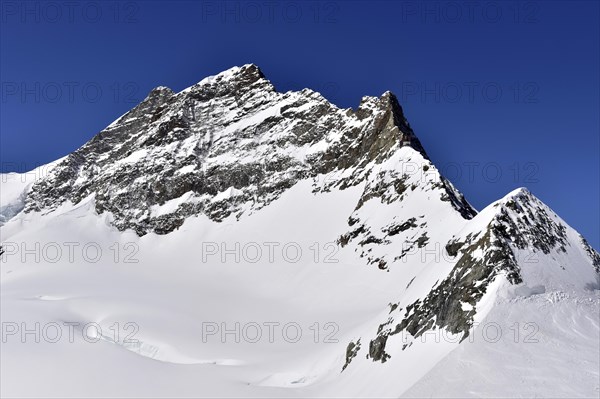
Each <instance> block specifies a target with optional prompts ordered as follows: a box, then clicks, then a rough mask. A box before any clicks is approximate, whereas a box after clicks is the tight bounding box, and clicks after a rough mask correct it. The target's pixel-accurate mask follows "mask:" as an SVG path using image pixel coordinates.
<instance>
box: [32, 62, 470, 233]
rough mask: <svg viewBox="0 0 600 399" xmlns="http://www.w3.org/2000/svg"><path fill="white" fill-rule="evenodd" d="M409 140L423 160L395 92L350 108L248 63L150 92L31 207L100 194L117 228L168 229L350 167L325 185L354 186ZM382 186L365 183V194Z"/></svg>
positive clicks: (100, 207)
mask: <svg viewBox="0 0 600 399" xmlns="http://www.w3.org/2000/svg"><path fill="white" fill-rule="evenodd" d="M402 140H404V143H406V140H409V143H410V146H411V147H412V148H414V149H415V150H416V151H419V152H420V153H421V154H422V155H423V156H424V157H425V158H426V155H425V152H424V150H423V147H422V146H421V143H420V142H419V140H418V138H416V137H415V135H414V133H413V131H412V129H411V128H410V126H409V124H408V122H407V121H406V118H405V117H404V114H403V112H402V108H401V107H400V105H399V104H398V100H397V99H396V97H395V96H394V95H393V94H392V93H390V92H386V93H384V94H383V95H382V96H381V97H380V98H375V97H365V98H363V100H362V102H361V104H360V106H359V107H358V109H357V110H351V109H346V110H343V109H339V108H337V107H336V106H334V105H332V104H331V103H329V102H328V101H327V100H325V99H324V98H323V97H322V96H321V95H320V94H318V93H315V92H313V91H311V90H308V89H305V90H302V91H300V92H288V93H279V92H277V91H276V90H275V88H274V87H273V85H272V84H271V83H270V82H269V81H268V80H266V78H265V77H264V75H263V74H262V72H261V71H260V70H259V69H258V67H256V66H255V65H245V66H243V67H241V68H237V67H236V68H232V69H230V70H228V71H225V72H223V73H221V74H219V75H217V76H214V77H209V78H206V79H204V80H202V81H201V82H199V83H198V84H196V85H194V86H192V87H190V88H188V89H186V90H184V91H182V92H180V93H173V92H172V91H171V90H170V89H168V88H165V87H159V88H156V89H154V90H152V92H151V93H150V94H149V95H148V97H147V98H146V99H145V100H144V101H142V103H140V104H139V105H138V106H136V107H135V108H134V109H132V110H131V111H130V112H128V113H127V114H125V115H123V116H122V117H121V118H119V119H118V120H117V121H115V122H114V123H113V124H111V125H110V126H108V127H107V128H106V129H104V130H103V131H102V132H100V133H99V134H98V135H97V136H95V137H94V138H93V139H92V140H90V141H89V142H88V143H87V144H85V145H84V146H83V147H81V148H80V149H78V150H77V151H75V152H74V153H73V154H71V155H70V156H69V157H67V159H66V160H64V161H63V162H62V163H61V164H59V165H58V166H57V167H56V168H55V169H54V170H53V171H52V173H51V175H50V176H49V177H48V178H46V179H44V180H42V181H40V182H38V183H37V184H36V185H35V186H34V187H33V188H32V190H31V193H30V194H29V196H28V198H27V201H26V205H25V211H26V212H30V211H40V210H50V209H54V208H56V207H57V206H59V205H60V204H61V203H62V202H64V201H67V200H69V201H72V202H73V203H78V202H79V201H81V200H82V199H84V198H86V197H88V196H94V198H95V204H96V210H97V212H98V213H102V212H105V211H109V212H111V213H112V214H113V215H114V225H115V226H116V227H117V228H118V229H120V230H124V229H128V228H130V229H133V230H135V231H136V232H137V233H138V234H139V235H144V234H146V233H148V232H150V231H153V232H156V233H158V234H166V233H169V232H170V231H172V230H174V229H176V228H178V227H179V226H181V224H182V223H183V221H184V220H185V218H186V217H188V216H190V215H197V214H199V213H204V214H206V215H207V216H208V217H209V218H211V219H213V220H215V221H220V220H222V219H223V218H225V217H227V216H229V215H231V214H235V215H237V216H238V217H239V216H241V215H242V214H244V213H245V212H252V211H254V210H256V209H260V208H261V207H263V206H265V205H266V204H268V203H269V202H271V201H273V200H274V199H276V198H278V196H279V195H280V194H281V193H282V192H283V191H285V190H286V189H288V188H290V187H291V186H293V185H294V184H295V183H296V182H297V181H298V180H300V179H305V178H314V177H316V176H318V175H320V174H327V173H330V172H332V171H335V170H350V171H351V173H348V174H347V175H346V177H343V178H339V179H333V180H332V179H329V180H328V183H327V185H326V186H342V187H347V186H351V185H356V184H358V183H360V182H362V181H364V180H365V178H366V177H367V176H368V175H369V174H370V171H371V169H372V167H373V165H375V164H377V163H381V162H382V161H383V160H385V159H387V158H389V156H390V155H391V154H393V153H394V152H395V151H397V150H398V148H400V147H401V145H402V142H401V141H402ZM391 178H392V179H395V180H397V182H396V183H395V184H396V189H397V192H398V193H400V189H402V190H404V189H405V188H404V187H403V186H402V183H401V179H402V176H399V175H394V176H391ZM441 181H442V183H441V185H442V186H445V185H448V183H447V182H446V181H445V180H441ZM384 188H385V187H383V186H381V185H378V186H377V187H373V188H368V189H367V190H365V199H366V198H371V197H373V196H379V195H384V192H383V191H382V190H383V189H384ZM318 189H325V190H326V189H327V187H322V188H321V187H320V188H318ZM442 189H443V190H444V191H445V195H446V197H447V198H448V199H449V200H450V201H452V203H453V205H455V206H456V208H457V209H459V210H460V212H462V213H464V215H465V216H466V217H469V216H472V215H473V214H474V211H473V210H472V208H471V207H470V206H469V205H468V203H466V201H464V199H463V198H462V196H460V194H458V193H457V192H456V191H455V190H454V189H453V188H451V187H450V186H449V187H442ZM384 199H385V200H386V201H392V200H394V199H395V198H394V197H390V198H387V197H386V198H384Z"/></svg>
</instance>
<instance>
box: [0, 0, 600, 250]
mask: <svg viewBox="0 0 600 399" xmlns="http://www.w3.org/2000/svg"><path fill="white" fill-rule="evenodd" d="M73 4H74V3H73V2H43V1H32V2H21V1H2V3H1V7H2V8H1V10H0V11H1V18H2V19H1V28H0V29H1V31H0V33H1V38H0V45H1V48H0V58H1V60H0V66H1V70H0V73H1V76H0V77H1V79H0V80H1V83H2V99H1V103H0V105H1V115H0V116H1V118H0V119H1V121H0V129H1V133H2V134H1V149H0V155H1V159H2V170H3V171H10V170H20V171H24V170H27V169H31V168H33V167H35V166H37V165H40V164H44V163H47V162H49V161H52V160H54V159H56V158H58V157H61V156H63V155H65V154H67V153H69V152H71V151H73V150H75V149H76V148H77V147H79V146H80V145H82V144H83V143H85V142H86V141H87V140H89V139H90V138H91V137H92V136H94V135H95V134H96V133H97V132H99V131H100V130H101V129H103V128H104V127H105V126H107V125H108V124H109V123H111V122H112V121H113V120H114V119H116V118H117V117H118V116H120V115H121V114H123V113H124V112H126V111H127V110H128V109H130V108H131V107H132V106H134V105H135V103H136V102H138V101H140V100H142V99H143V98H144V97H145V95H146V94H147V93H148V92H149V91H150V90H151V89H152V88H153V87H155V86H159V85H164V86H168V87H171V88H172V89H173V90H175V91H178V90H181V89H183V88H185V87H187V86H189V85H192V84H194V83H196V82H197V81H199V80H200V79H202V78H203V77H205V76H207V75H211V74H215V73H217V72H219V71H221V70H223V69H227V68H229V67H231V66H234V65H241V64H245V63H250V62H253V63H255V64H257V65H259V66H260V67H261V69H262V70H263V72H264V73H265V74H266V75H267V77H268V78H270V79H271V81H272V82H273V83H274V84H275V86H276V87H277V88H278V89H281V90H289V89H300V88H303V87H310V88H312V89H315V90H317V91H320V92H322V93H323V94H324V95H325V96H326V97H327V98H329V99H330V100H331V101H333V102H334V103H336V104H337V105H339V106H341V107H356V106H357V104H358V103H359V101H360V98H361V97H362V96H363V95H380V94H381V93H383V92H384V91H386V90H391V91H393V92H395V93H396V95H397V96H398V98H399V99H400V102H401V103H402V105H403V107H404V110H405V112H406V114H407V117H408V119H409V121H410V122H411V124H412V126H413V128H414V130H415V131H416V133H417V135H418V136H419V137H420V138H421V141H422V142H423V144H424V146H425V148H426V150H427V151H428V152H429V155H430V156H431V158H432V159H433V161H434V162H435V163H436V164H437V165H438V166H439V167H440V168H441V169H442V171H443V172H445V174H446V175H447V176H448V177H449V178H450V179H451V180H452V181H453V182H454V183H455V184H456V185H457V186H458V187H459V189H460V190H461V191H462V192H463V193H465V195H466V196H467V198H468V199H469V200H470V201H471V203H472V204H474V206H475V207H476V208H478V209H481V208H483V207H484V206H485V205H487V204H489V203H490V202H492V201H494V200H496V199H498V198H500V197H502V196H504V195H505V194H506V193H508V192H509V191H511V190H512V189H514V188H516V187H520V186H527V187H528V188H529V189H530V190H531V191H532V192H533V193H534V194H535V195H537V196H538V197H539V198H541V199H542V200H543V201H544V202H546V203H547V204H548V205H550V206H551V207H552V208H553V209H554V210H555V211H556V212H557V213H558V214H559V215H561V216H562V217H563V218H564V219H565V220H566V221H567V222H568V223H569V224H571V225H572V226H573V227H575V228H576V229H577V230H579V231H580V232H581V233H583V234H584V235H585V236H586V237H587V238H588V239H589V240H590V242H591V243H592V245H593V246H594V247H595V248H597V249H598V248H600V232H599V225H600V214H599V207H600V206H599V203H600V199H599V180H600V177H599V169H600V165H599V152H600V143H599V131H600V126H599V123H600V122H599V109H600V104H599V97H600V94H599V86H600V82H599V71H600V65H599V63H600V61H599V37H600V31H599V20H600V10H599V3H598V2H597V1H582V2H576V1H569V2H567V1H565V2H562V1H544V2H542V1H539V2H538V1H532V2H512V1H510V2H508V1H507V2H505V1H498V2H487V1H483V2H466V3H461V2H449V1H431V2H425V3H421V2H417V1H398V2H381V3H374V2H368V3H367V2H364V3H363V2H341V1H340V2H336V1H328V2H323V3H319V2H311V1H309V2H299V1H288V2H281V3H277V2H270V1H256V2H238V1H228V2H226V3H224V2H218V1H197V2H192V1H182V2H177V1H130V2H117V1H84V2H81V3H77V4H76V5H73Z"/></svg>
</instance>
